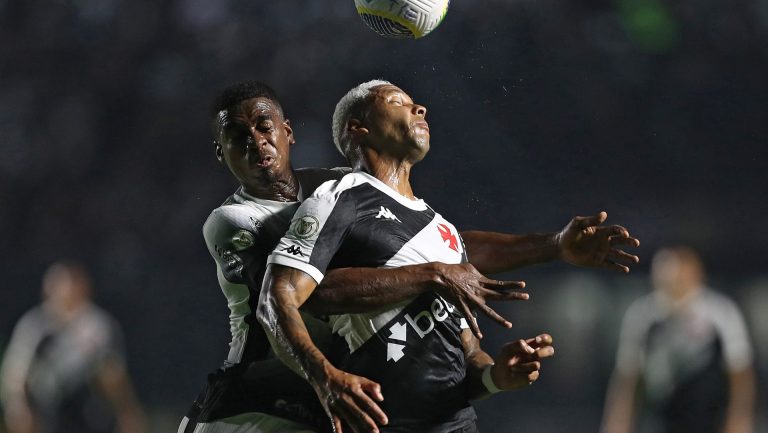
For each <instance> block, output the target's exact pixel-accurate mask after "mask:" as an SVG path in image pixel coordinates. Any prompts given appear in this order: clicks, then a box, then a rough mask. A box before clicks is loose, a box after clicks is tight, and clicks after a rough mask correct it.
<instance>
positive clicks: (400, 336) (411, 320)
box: [387, 296, 463, 362]
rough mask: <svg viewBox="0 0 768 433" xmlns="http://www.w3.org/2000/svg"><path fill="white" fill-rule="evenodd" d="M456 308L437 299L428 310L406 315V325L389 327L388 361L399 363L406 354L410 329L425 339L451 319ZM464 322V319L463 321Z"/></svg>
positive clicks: (439, 298) (399, 324) (398, 324)
mask: <svg viewBox="0 0 768 433" xmlns="http://www.w3.org/2000/svg"><path fill="white" fill-rule="evenodd" d="M455 310H456V307H454V306H453V305H451V303H450V302H448V301H446V300H445V299H443V298H442V297H439V296H438V297H437V298H435V299H434V300H433V301H432V304H431V305H430V307H429V309H428V310H423V311H421V312H419V313H417V314H416V315H414V316H411V315H410V314H407V313H406V315H405V317H404V318H405V323H401V322H396V323H395V324H393V325H392V326H390V327H389V337H388V338H387V339H388V340H389V341H387V361H390V360H392V361H395V362H397V361H399V360H400V359H401V358H402V357H403V356H404V355H405V353H403V349H405V342H406V341H407V339H408V328H409V327H410V328H411V329H412V333H414V332H415V333H416V335H418V336H419V339H422V338H424V337H425V336H427V335H428V334H429V333H431V332H432V331H434V330H435V324H436V323H440V322H444V321H445V320H447V319H448V318H449V317H450V313H453V312H454V311H455ZM462 320H463V319H462Z"/></svg>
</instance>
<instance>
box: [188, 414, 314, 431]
mask: <svg viewBox="0 0 768 433" xmlns="http://www.w3.org/2000/svg"><path fill="white" fill-rule="evenodd" d="M187 424H189V418H187V417H184V419H183V420H181V424H180V425H179V431H178V433H184V430H185V429H186V428H187ZM192 433H317V431H316V430H313V429H312V428H311V427H308V426H306V425H304V424H301V423H298V422H295V421H290V420H287V419H285V418H278V417H276V416H272V415H267V414H265V413H260V412H251V413H244V414H240V415H236V416H233V417H230V418H224V419H220V420H216V421H213V422H209V423H205V422H199V423H197V425H196V426H195V429H194V430H192Z"/></svg>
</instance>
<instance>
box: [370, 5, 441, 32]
mask: <svg viewBox="0 0 768 433" xmlns="http://www.w3.org/2000/svg"><path fill="white" fill-rule="evenodd" d="M449 2H450V0H355V7H356V8H357V13H358V14H360V17H361V18H362V19H363V21H365V23H366V24H368V27H370V28H372V29H373V31H375V32H376V33H378V34H380V35H382V36H386V37H388V38H397V39H410V38H413V39H418V38H421V37H424V36H426V35H427V34H428V33H429V32H431V31H432V30H434V29H435V28H436V27H437V26H438V25H440V23H441V22H443V18H445V14H446V13H447V12H448V3H449Z"/></svg>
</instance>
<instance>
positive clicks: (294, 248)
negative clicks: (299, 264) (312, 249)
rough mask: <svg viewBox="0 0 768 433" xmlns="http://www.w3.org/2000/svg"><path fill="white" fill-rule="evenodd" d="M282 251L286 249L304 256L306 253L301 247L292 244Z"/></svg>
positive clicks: (295, 254)
mask: <svg viewBox="0 0 768 433" xmlns="http://www.w3.org/2000/svg"><path fill="white" fill-rule="evenodd" d="M280 251H285V252H286V253H288V254H293V255H294V256H301V257H304V253H302V252H301V248H299V247H297V246H296V245H291V246H290V247H286V248H283V249H282V250H280Z"/></svg>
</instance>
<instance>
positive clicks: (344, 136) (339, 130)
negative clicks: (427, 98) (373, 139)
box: [331, 80, 392, 160]
mask: <svg viewBox="0 0 768 433" xmlns="http://www.w3.org/2000/svg"><path fill="white" fill-rule="evenodd" d="M385 85H392V83H390V82H389V81H384V80H371V81H366V82H365V83H362V84H359V85H357V86H355V87H353V88H352V90H350V91H349V92H347V94H346V95H344V96H343V97H342V98H341V99H340V100H339V102H338V103H337V104H336V109H335V110H334V111H333V122H332V124H331V127H332V129H333V143H334V144H335V145H336V149H338V151H339V152H341V154H342V155H344V157H345V158H347V160H349V159H350V158H349V155H347V152H348V151H349V145H350V144H351V140H352V137H351V136H350V134H349V131H347V124H348V123H349V120H350V119H352V116H353V115H354V114H356V111H357V110H359V109H360V106H361V105H362V103H363V102H365V100H366V99H368V97H369V96H371V94H372V90H373V88H374V87H378V86H385Z"/></svg>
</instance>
